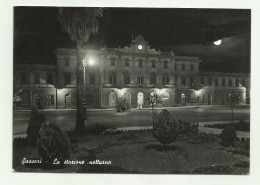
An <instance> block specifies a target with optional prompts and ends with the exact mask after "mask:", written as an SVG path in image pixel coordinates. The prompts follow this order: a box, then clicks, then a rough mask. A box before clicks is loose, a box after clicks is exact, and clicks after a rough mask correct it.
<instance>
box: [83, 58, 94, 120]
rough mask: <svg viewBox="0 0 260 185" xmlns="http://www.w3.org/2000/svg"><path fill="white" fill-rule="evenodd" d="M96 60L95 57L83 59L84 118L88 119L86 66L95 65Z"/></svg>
mask: <svg viewBox="0 0 260 185" xmlns="http://www.w3.org/2000/svg"><path fill="white" fill-rule="evenodd" d="M94 63H95V61H94V59H93V58H88V60H86V59H83V60H82V65H83V74H84V77H83V87H84V95H83V109H84V118H85V119H87V117H86V108H87V104H86V67H87V65H90V66H92V65H94Z"/></svg>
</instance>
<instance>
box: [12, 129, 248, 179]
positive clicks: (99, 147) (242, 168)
mask: <svg viewBox="0 0 260 185" xmlns="http://www.w3.org/2000/svg"><path fill="white" fill-rule="evenodd" d="M70 137H71V140H72V139H74V142H72V143H71V159H73V160H75V159H76V160H84V161H96V160H99V161H111V164H109V165H108V164H84V165H79V164H77V165H66V166H65V167H64V168H60V169H58V168H57V169H43V168H41V167H39V166H35V167H28V166H26V165H23V164H22V163H21V161H22V160H23V158H37V157H38V158H39V154H38V152H37V148H36V147H29V146H26V145H25V144H24V143H23V141H19V142H17V141H16V142H14V153H13V154H14V156H13V160H14V161H13V168H14V170H15V171H17V172H60V173H64V172H65V173H71V172H75V173H124V174H128V173H130V174H131V173H137V174H138V173H142V174H248V173H249V165H248V161H249V155H247V153H249V148H246V147H245V146H244V144H243V143H239V142H236V143H235V146H234V147H233V148H228V147H223V146H221V145H220V144H218V142H217V141H207V140H205V139H204V138H201V136H200V135H182V136H179V137H178V139H177V141H176V142H174V143H172V144H170V145H168V146H167V147H166V148H163V147H162V145H161V144H160V143H159V142H157V140H155V139H154V138H153V137H152V133H151V132H136V133H119V134H113V135H111V134H110V135H86V136H81V137H74V136H73V135H70ZM75 138H76V139H75ZM234 151H240V152H234ZM244 154H246V155H244Z"/></svg>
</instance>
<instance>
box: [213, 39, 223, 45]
mask: <svg viewBox="0 0 260 185" xmlns="http://www.w3.org/2000/svg"><path fill="white" fill-rule="evenodd" d="M221 42H222V41H221V40H217V41H215V42H214V44H215V45H216V46H219V45H220V44H221Z"/></svg>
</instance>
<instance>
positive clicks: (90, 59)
mask: <svg viewBox="0 0 260 185" xmlns="http://www.w3.org/2000/svg"><path fill="white" fill-rule="evenodd" d="M88 64H89V65H91V66H92V65H94V64H95V60H94V59H93V58H89V59H88Z"/></svg>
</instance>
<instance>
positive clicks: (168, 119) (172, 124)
mask: <svg viewBox="0 0 260 185" xmlns="http://www.w3.org/2000/svg"><path fill="white" fill-rule="evenodd" d="M178 127H179V126H178V121H177V119H175V118H174V117H173V116H172V114H171V113H170V112H169V111H167V110H166V109H164V110H162V112H160V114H159V115H158V116H157V118H156V119H155V124H154V126H153V136H154V137H155V138H156V139H157V140H158V141H159V142H160V143H162V144H163V145H164V147H165V146H166V145H167V144H170V143H172V142H174V141H175V140H176V138H177V137H178V135H179V129H178Z"/></svg>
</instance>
